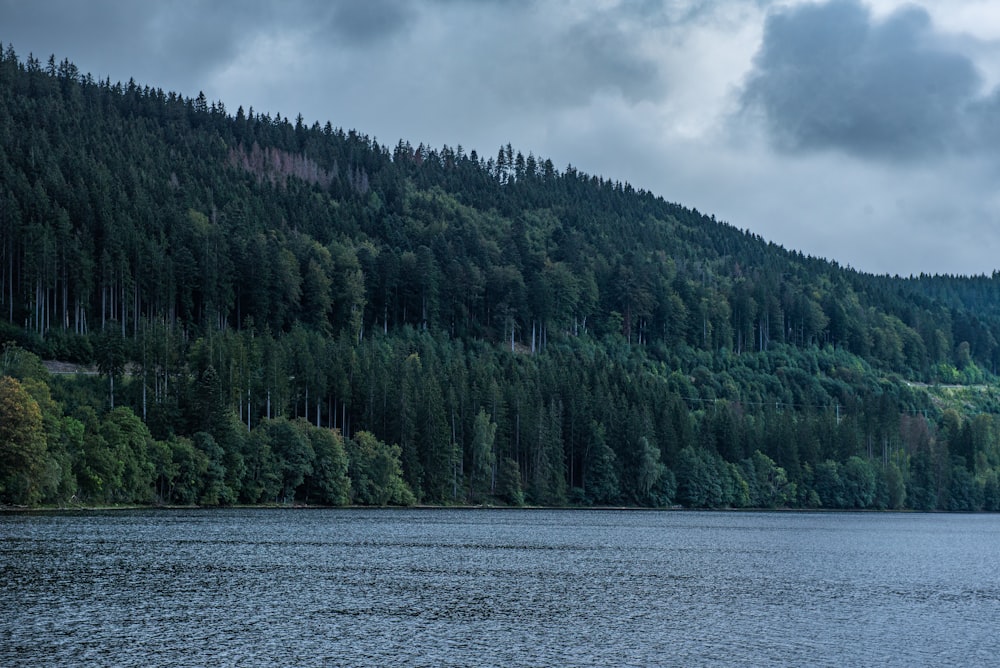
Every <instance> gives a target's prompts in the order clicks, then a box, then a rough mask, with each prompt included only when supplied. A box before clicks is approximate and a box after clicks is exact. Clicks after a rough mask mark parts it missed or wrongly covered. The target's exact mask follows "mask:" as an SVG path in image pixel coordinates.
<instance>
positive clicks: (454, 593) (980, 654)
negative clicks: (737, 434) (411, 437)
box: [0, 510, 1000, 666]
mask: <svg viewBox="0 0 1000 668" xmlns="http://www.w3.org/2000/svg"><path fill="white" fill-rule="evenodd" d="M998 538H1000V517H998V516H993V515H924V514H888V513H887V514H850V513H822V514H799V513H735V512H734V513H725V512H649V511H582V510H581V511H575V510H574V511H548V510H544V511H543V510H371V511H366V510H231V511H225V510H212V511H137V512H114V513H98V512H88V513H75V514H36V515H30V514H25V515H6V516H0V539H2V542H0V588H2V592H3V597H2V600H0V665H5V666H18V665H23V666H39V665H84V664H87V665H176V666H190V665H237V664H238V665H264V664H266V665H427V666H446V665H455V666H464V665H478V666H510V665H529V666H548V665H600V666H607V665H616V666H617V665H638V666H646V665H683V666H691V665H780V664H787V665H837V666H840V665H877V664H881V665H898V666H911V665H915V664H930V665H973V664H977V665H984V664H991V663H995V662H996V657H995V650H996V648H997V646H998V642H997V641H996V640H995V637H996V634H997V631H996V623H997V621H998V620H1000V568H998V567H1000V555H998V552H997V549H996V547H997V545H998Z"/></svg>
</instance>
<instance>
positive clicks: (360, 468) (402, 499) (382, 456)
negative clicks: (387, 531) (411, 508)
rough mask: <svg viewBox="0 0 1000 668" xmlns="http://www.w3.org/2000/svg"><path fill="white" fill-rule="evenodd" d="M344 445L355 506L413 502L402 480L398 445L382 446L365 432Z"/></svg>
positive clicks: (413, 498)
mask: <svg viewBox="0 0 1000 668" xmlns="http://www.w3.org/2000/svg"><path fill="white" fill-rule="evenodd" d="M347 443H348V447H347V451H348V456H349V458H350V473H351V481H352V482H353V483H354V484H353V485H352V490H353V491H354V501H355V502H356V503H360V504H362V505H366V506H385V505H398V506H408V505H413V504H414V503H416V498H415V497H414V495H413V492H412V491H411V490H410V488H409V486H408V485H407V484H406V482H405V481H404V480H403V467H402V464H401V463H400V456H401V454H402V451H401V449H400V447H399V446H398V445H388V444H386V443H383V442H382V441H380V440H379V439H377V438H375V436H373V435H372V434H371V433H369V432H367V431H360V432H358V433H357V434H355V435H354V438H352V439H350V440H348V442H347Z"/></svg>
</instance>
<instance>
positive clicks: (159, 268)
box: [0, 45, 1000, 511]
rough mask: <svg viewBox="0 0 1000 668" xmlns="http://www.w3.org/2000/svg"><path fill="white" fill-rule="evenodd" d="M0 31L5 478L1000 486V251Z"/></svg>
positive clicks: (208, 489) (319, 493) (356, 484)
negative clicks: (474, 140) (819, 238)
mask: <svg viewBox="0 0 1000 668" xmlns="http://www.w3.org/2000/svg"><path fill="white" fill-rule="evenodd" d="M0 54H2V55H0V347H2V349H0V503H2V504H5V505H7V506H18V507H21V506H35V505H50V506H67V505H74V504H81V505H87V506H104V505H120V504H162V505H205V506H213V505H229V504H261V503H267V504H307V505H346V504H358V505H387V504H396V505H411V504H432V505H445V504H491V505H523V504H529V505H540V506H621V505H625V506H649V507H670V506H683V507H691V508H694V507H696V508H703V507H732V508H742V507H753V508H774V507H789V508H857V509H863V508H872V509H889V508H891V509H917V510H959V511H974V510H991V511H995V510H1000V401H998V396H1000V395H998V393H997V387H998V386H997V382H996V381H997V377H996V375H995V374H996V373H997V366H998V362H1000V343H998V342H1000V275H998V274H996V273H994V274H993V275H992V276H936V275H935V276H930V275H920V276H910V277H898V276H876V275H871V274H866V273H863V272H858V271H855V270H853V269H851V268H849V267H842V266H840V265H838V264H837V263H836V262H835V261H831V260H828V259H823V258H816V257H810V256H805V255H803V254H801V253H797V252H795V251H791V250H786V249H784V248H782V247H781V246H779V245H777V244H775V243H773V242H769V241H765V240H764V239H762V238H761V237H759V236H758V235H755V234H753V233H752V232H750V231H746V230H740V229H738V228H737V227H735V226H734V225H732V224H729V223H727V222H723V221H718V220H716V219H715V217H714V216H711V215H705V214H703V213H701V212H699V211H697V210H696V209H690V208H687V207H685V206H683V205H681V204H677V203H672V202H669V201H667V200H665V199H664V198H663V197H661V196H658V195H655V194H653V193H651V192H647V191H644V190H638V189H635V188H633V187H632V186H630V185H629V184H627V183H621V182H619V181H615V180H609V179H607V178H604V177H600V176H593V175H588V174H585V173H583V172H581V171H579V170H577V169H575V168H574V167H572V166H571V165H570V166H567V167H565V168H563V169H557V168H556V167H555V166H554V165H553V164H552V162H551V160H548V159H545V158H542V157H537V156H535V155H534V154H532V153H530V152H529V153H528V154H527V155H524V154H523V153H522V152H521V151H519V150H517V149H515V148H514V147H512V146H510V145H507V146H503V147H500V149H499V150H498V151H497V153H496V154H495V155H493V154H490V155H488V156H487V155H480V154H478V153H477V152H476V151H475V150H470V151H466V150H465V149H463V148H462V147H461V146H457V147H448V146H445V147H441V148H431V147H428V146H424V145H418V146H416V147H414V146H412V145H411V144H409V143H408V142H406V141H403V140H401V141H399V142H398V143H396V144H395V145H392V146H387V145H382V144H379V143H378V142H377V141H376V140H375V139H373V138H370V137H368V136H366V135H364V134H362V133H360V132H358V131H355V130H350V131H345V130H343V129H341V128H338V127H334V126H333V125H332V124H331V123H330V122H326V123H325V124H320V123H319V122H313V123H311V124H309V123H307V122H306V121H305V119H303V118H302V117H301V116H298V117H297V118H295V119H290V118H284V117H281V116H280V115H275V116H274V117H271V116H269V115H268V114H260V113H255V112H254V110H253V109H247V110H244V109H243V108H242V107H239V108H238V109H237V110H236V112H235V113H231V112H230V111H229V110H228V109H227V107H226V106H225V105H224V103H223V102H221V101H209V100H207V99H206V97H205V96H204V95H203V94H200V95H198V96H197V97H196V98H193V99H192V98H186V97H183V96H180V95H178V94H175V93H172V92H164V91H163V90H161V89H159V88H153V87H150V86H149V85H140V84H138V83H136V82H135V81H129V82H127V83H124V84H123V83H120V82H118V83H112V82H111V81H110V80H103V81H101V80H95V79H93V78H92V77H91V76H90V75H87V74H83V73H81V72H80V71H79V70H78V69H77V68H76V66H74V65H73V64H72V63H71V62H70V61H68V60H63V61H61V62H58V61H57V60H56V59H55V57H54V56H53V57H50V58H49V59H48V60H47V62H44V63H43V62H42V61H39V60H38V59H36V58H35V57H34V56H30V55H29V56H28V57H27V58H25V59H22V58H21V57H19V56H18V55H17V53H16V52H15V50H14V48H13V46H10V45H7V46H0ZM802 217H803V220H804V221H807V220H808V212H807V211H804V212H802ZM804 224H805V223H804Z"/></svg>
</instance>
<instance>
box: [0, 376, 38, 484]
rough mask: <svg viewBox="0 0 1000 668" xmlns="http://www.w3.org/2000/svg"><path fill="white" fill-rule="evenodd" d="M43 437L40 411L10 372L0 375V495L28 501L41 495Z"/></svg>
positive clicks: (36, 403)
mask: <svg viewBox="0 0 1000 668" xmlns="http://www.w3.org/2000/svg"><path fill="white" fill-rule="evenodd" d="M45 459H46V440H45V431H44V428H43V424H42V411H41V409H40V408H39V407H38V402H36V401H35V400H34V399H33V398H32V397H31V395H30V394H28V392H27V391H26V390H25V389H24V388H23V387H22V386H21V383H20V382H18V380H17V379H16V378H13V377H12V376H0V499H2V500H3V502H4V503H14V504H32V503H36V502H37V501H39V500H40V499H41V497H42V486H41V483H42V480H43V474H44V472H45Z"/></svg>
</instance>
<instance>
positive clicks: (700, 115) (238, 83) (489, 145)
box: [0, 0, 1000, 275]
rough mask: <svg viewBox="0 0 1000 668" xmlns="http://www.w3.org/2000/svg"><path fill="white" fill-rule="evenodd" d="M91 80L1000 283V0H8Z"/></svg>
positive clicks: (791, 242) (820, 250)
mask: <svg viewBox="0 0 1000 668" xmlns="http://www.w3.org/2000/svg"><path fill="white" fill-rule="evenodd" d="M0 41H2V42H3V43H4V44H10V43H12V44H13V46H14V48H15V50H16V51H17V52H18V54H19V55H21V56H22V57H24V56H26V55H27V54H28V53H29V52H32V53H34V54H35V55H36V56H37V57H39V58H40V59H42V60H44V59H46V58H47V57H48V55H49V54H55V55H56V57H57V59H60V60H61V59H62V58H64V57H65V58H69V59H70V60H71V61H73V62H74V63H76V64H77V66H78V67H79V68H80V69H81V70H82V71H85V72H90V73H92V74H93V75H94V76H95V77H98V78H102V79H103V78H105V77H110V78H111V79H112V81H117V80H122V81H127V80H128V79H129V77H134V78H135V79H136V81H137V82H139V83H140V84H149V85H152V86H154V87H160V88H163V89H165V90H173V91H177V92H180V93H182V94H184V95H188V96H195V95H197V94H198V92H199V91H204V93H205V95H206V96H207V97H208V98H209V99H210V100H221V101H223V102H224V103H225V105H226V107H227V109H228V110H229V111H230V112H231V113H235V110H236V109H237V107H239V106H241V105H242V106H243V107H244V108H248V107H253V108H254V110H255V111H258V112H268V113H270V114H271V115H274V114H275V113H280V114H281V115H282V116H290V117H293V118H294V117H295V115H296V114H298V113H301V114H302V115H303V116H304V117H305V118H306V120H307V121H309V122H310V123H311V122H312V121H320V122H321V123H325V122H326V121H327V120H329V121H331V122H332V123H333V124H334V126H337V127H343V128H345V129H352V128H353V129H357V130H359V131H360V132H363V133H365V134H368V135H370V136H374V137H376V138H377V139H378V140H379V141H380V142H381V143H383V144H389V145H393V144H395V143H396V142H397V141H398V140H399V139H401V138H402V139H406V140H408V141H410V142H411V143H412V144H414V145H416V144H418V143H421V142H423V143H425V144H430V145H432V146H434V147H440V146H442V145H444V144H447V145H449V146H453V147H454V146H457V145H461V146H462V147H463V148H465V149H466V151H469V150H471V149H476V150H477V151H479V152H480V153H481V154H484V155H495V154H496V152H497V149H498V148H499V147H500V146H501V145H502V144H506V143H508V142H510V143H512V144H513V145H514V146H515V148H517V149H519V150H521V151H523V152H524V153H525V154H527V153H528V152H529V151H530V152H533V153H534V154H535V155H536V156H540V157H542V158H551V159H552V161H553V162H554V163H555V164H556V165H557V166H558V167H560V168H563V167H565V166H566V165H567V164H572V165H573V166H575V167H577V168H579V169H581V170H583V171H586V172H588V173H591V174H600V175H603V176H605V177H609V178H612V179H618V180H621V181H628V182H630V183H632V184H633V185H634V186H636V187H641V188H645V189H647V190H651V191H653V192H654V193H656V194H658V195H662V196H663V197H664V198H666V199H667V200H670V201H675V202H679V203H681V204H684V205H686V206H690V207H695V208H697V209H699V210H700V211H702V212H704V213H712V214H715V215H716V217H717V218H719V219H721V220H726V221H728V222H730V223H732V224H733V225H735V226H737V227H739V228H742V229H749V230H751V231H753V232H755V233H757V234H760V235H761V236H763V237H764V238H765V239H768V240H771V241H774V242H776V243H779V244H781V245H783V246H785V247H786V248H791V249H796V250H801V251H802V252H804V253H807V254H811V255H817V256H821V257H826V258H830V259H834V260H836V261H838V262H839V263H840V264H842V265H849V266H852V267H854V268H857V269H861V270H864V271H870V272H875V273H891V274H901V275H907V274H911V273H920V272H928V273H960V274H973V273H990V272H992V271H993V270H994V269H1000V187H998V186H1000V178H998V177H1000V3H997V2H994V1H993V0H916V1H915V2H903V1H900V0H829V1H820V2H803V1H800V0H784V1H781V0H774V1H769V0H714V1H712V0H571V1H566V0H560V1H558V2H557V1H555V0H544V1H543V0H539V1H537V2H530V1H527V0H332V1H331V0H282V1H280V2H279V1H277V0H276V1H274V2H265V1H263V0H242V1H240V2H229V1H225V0H204V1H198V0H176V1H173V2H169V1H165V2H156V3H154V2H144V1H143V2H140V1H136V0H89V1H88V2H80V1H78V0H32V1H31V2H25V1H24V0H0Z"/></svg>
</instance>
